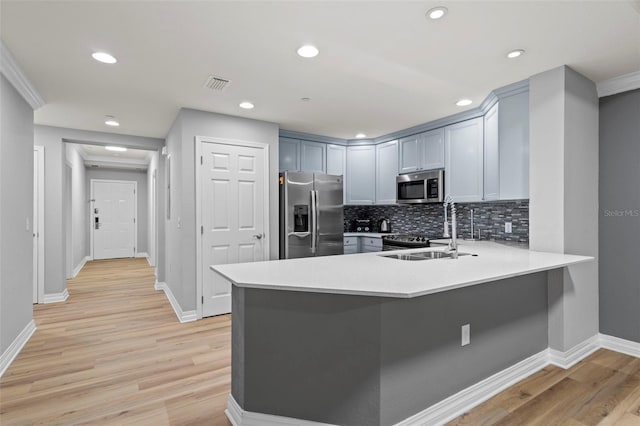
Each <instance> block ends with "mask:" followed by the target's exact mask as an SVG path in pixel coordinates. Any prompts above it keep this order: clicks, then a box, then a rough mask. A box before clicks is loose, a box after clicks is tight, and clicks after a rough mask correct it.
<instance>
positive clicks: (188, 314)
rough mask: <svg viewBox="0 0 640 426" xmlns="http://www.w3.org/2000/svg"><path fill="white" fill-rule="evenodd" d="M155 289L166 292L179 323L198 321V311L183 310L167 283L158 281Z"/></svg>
mask: <svg viewBox="0 0 640 426" xmlns="http://www.w3.org/2000/svg"><path fill="white" fill-rule="evenodd" d="M153 287H154V288H155V289H156V290H162V291H164V294H165V295H166V296H167V299H169V303H170V304H171V307H172V308H173V311H174V312H175V313H176V316H177V317H178V321H180V322H191V321H195V320H197V319H198V315H197V313H196V311H183V310H182V308H181V307H180V303H178V299H176V297H175V296H174V295H173V292H172V291H171V288H170V287H169V286H168V285H167V283H163V282H157V281H156V283H155V285H154V286H153Z"/></svg>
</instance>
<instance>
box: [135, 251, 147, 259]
mask: <svg viewBox="0 0 640 426" xmlns="http://www.w3.org/2000/svg"><path fill="white" fill-rule="evenodd" d="M136 257H146V258H147V259H148V258H149V253H146V252H144V251H141V252H138V253H136Z"/></svg>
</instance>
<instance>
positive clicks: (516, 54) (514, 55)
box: [507, 49, 524, 59]
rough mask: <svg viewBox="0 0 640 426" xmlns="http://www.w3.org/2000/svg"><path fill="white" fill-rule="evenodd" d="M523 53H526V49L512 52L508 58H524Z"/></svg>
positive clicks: (508, 54)
mask: <svg viewBox="0 0 640 426" xmlns="http://www.w3.org/2000/svg"><path fill="white" fill-rule="evenodd" d="M523 53H524V49H516V50H512V51H511V52H509V53H507V58H509V59H515V58H517V57H518V56H522V54H523Z"/></svg>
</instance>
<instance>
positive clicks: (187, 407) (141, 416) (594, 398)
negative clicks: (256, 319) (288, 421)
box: [0, 259, 640, 426]
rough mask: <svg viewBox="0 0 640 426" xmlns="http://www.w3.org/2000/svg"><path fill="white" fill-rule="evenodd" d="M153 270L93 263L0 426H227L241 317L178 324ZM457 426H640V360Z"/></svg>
mask: <svg viewBox="0 0 640 426" xmlns="http://www.w3.org/2000/svg"><path fill="white" fill-rule="evenodd" d="M153 283H154V277H153V272H152V269H151V268H150V267H149V266H148V265H147V263H146V260H144V259H123V260H107V261H95V262H89V263H87V265H86V266H85V267H84V268H83V270H82V271H81V272H80V274H79V275H78V277H77V278H75V279H74V280H69V281H68V289H69V295H70V297H69V300H68V301H67V302H64V303H57V304H51V305H36V306H34V317H35V321H36V325H37V327H38V330H37V331H36V333H35V334H34V336H33V337H32V338H31V340H30V341H29V342H28V343H27V345H26V346H25V348H24V349H23V350H22V352H21V353H20V355H19V356H18V357H17V358H16V360H15V361H14V362H13V364H12V365H11V366H10V367H9V369H8V370H7V372H6V373H5V375H4V376H3V377H2V379H0V425H3V426H5V425H28V424H45V425H51V424H59V425H74V424H136V425H189V424H193V425H225V426H228V425H229V424H230V423H229V422H228V420H227V419H226V418H225V416H224V409H225V406H226V401H227V395H228V393H229V389H230V371H231V367H230V364H231V360H230V357H231V350H230V346H231V342H230V340H231V326H230V324H231V317H230V316H221V317H215V318H207V319H204V320H202V321H197V322H193V323H187V324H180V323H178V322H177V320H176V317H175V314H174V312H173V310H172V309H171V306H170V305H169V303H168V302H167V300H166V297H165V295H164V293H162V292H159V291H155V290H154V289H153ZM449 425H544V426H547V425H564V426H587V425H601V426H605V425H620V426H629V425H637V426H640V359H638V358H633V357H630V356H626V355H622V354H618V353H615V352H610V351H606V350H600V351H598V352H596V353H595V354H593V355H591V356H590V357H588V358H587V359H585V360H584V361H582V362H581V363H579V364H577V365H576V366H574V367H573V368H571V369H569V370H563V369H561V368H558V367H547V368H545V369H543V370H542V371H540V372H538V373H537V374H535V375H533V376H531V377H529V378H528V379H526V380H523V381H522V382H520V383H518V384H516V385H514V386H512V387H511V388H509V389H507V390H506V391H504V392H502V393H500V394H499V395H497V396H495V397H494V398H492V399H490V400H488V401H487V402H485V403H484V404H482V405H480V406H478V407H476V408H475V409H473V410H472V411H471V412H470V413H467V414H465V415H464V416H461V417H460V418H458V419H456V420H455V421H453V422H451V423H450V424H449Z"/></svg>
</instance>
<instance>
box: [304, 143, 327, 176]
mask: <svg viewBox="0 0 640 426" xmlns="http://www.w3.org/2000/svg"><path fill="white" fill-rule="evenodd" d="M326 152H327V151H326V144H324V143H320V142H310V141H300V170H301V171H303V172H309V173H326V170H327V162H326V161H327V153H326Z"/></svg>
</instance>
